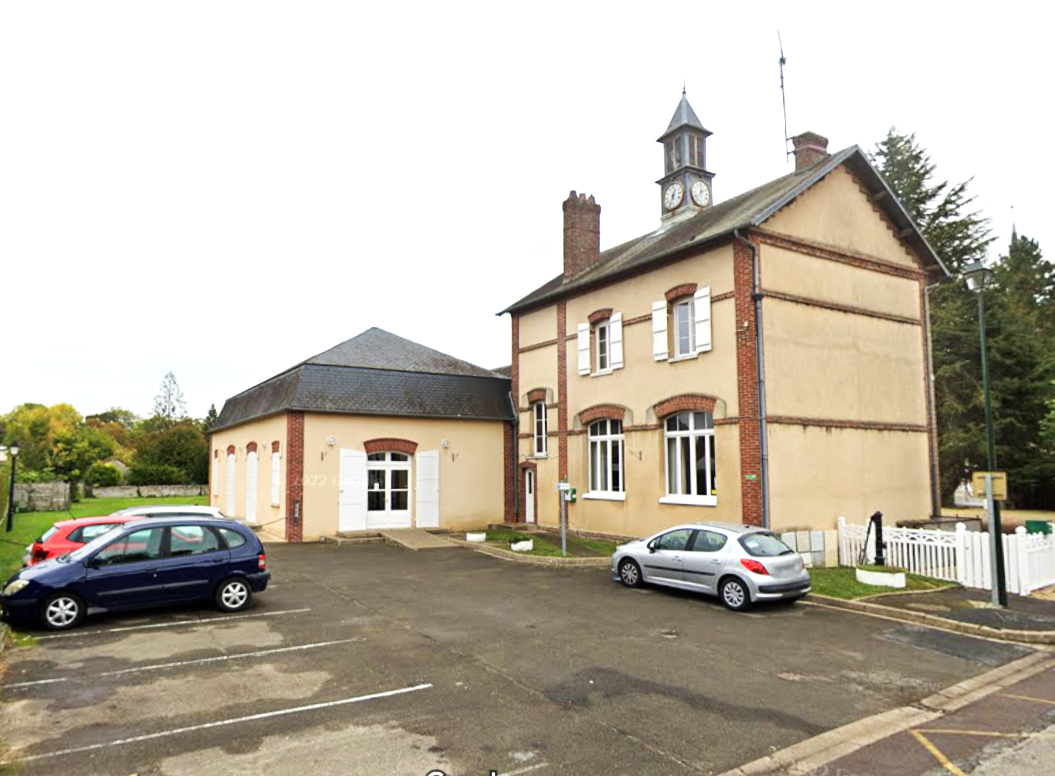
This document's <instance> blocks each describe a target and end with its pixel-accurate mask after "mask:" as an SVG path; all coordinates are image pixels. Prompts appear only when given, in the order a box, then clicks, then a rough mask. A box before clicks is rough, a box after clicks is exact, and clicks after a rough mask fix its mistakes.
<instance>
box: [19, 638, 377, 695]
mask: <svg viewBox="0 0 1055 776" xmlns="http://www.w3.org/2000/svg"><path fill="white" fill-rule="evenodd" d="M354 641H365V639H364V638H362V637H361V636H357V637H355V638H351V639H340V640H338V641H319V642H315V643H314V644H298V645H297V646H295V647H277V648H275V649H262V650H260V651H258V652H241V653H238V654H235V655H220V656H218V657H203V658H198V659H197V660H183V661H181V662H178V663H157V664H155V665H149V666H137V667H136V668H122V669H121V670H120V671H104V672H103V673H101V674H93V675H92V677H91V678H93V679H94V678H97V677H101V676H122V675H124V674H137V673H140V672H141V671H161V670H164V669H166V668H180V667H182V666H195V665H201V664H202V663H219V662H222V661H225V660H238V659H240V658H245V657H262V656H263V655H277V654H279V653H282V652H297V651H300V650H305V649H318V648H319V647H331V646H333V645H334V644H351V643H352V642H354ZM73 681H77V677H75V676H66V677H62V678H61V679H39V680H37V681H35V682H16V683H14V684H8V685H5V687H6V688H7V689H8V690H13V689H15V688H16V687H34V686H36V685H40V684H55V683H56V682H73Z"/></svg>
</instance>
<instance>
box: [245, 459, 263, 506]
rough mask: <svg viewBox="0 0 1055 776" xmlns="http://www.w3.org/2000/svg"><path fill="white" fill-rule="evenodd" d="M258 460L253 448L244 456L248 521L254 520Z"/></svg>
mask: <svg viewBox="0 0 1055 776" xmlns="http://www.w3.org/2000/svg"><path fill="white" fill-rule="evenodd" d="M259 460H260V459H259V457H258V456H257V454H256V451H255V450H254V451H253V452H251V453H250V454H249V455H247V456H246V457H245V519H246V522H248V523H255V522H256V484H257V471H258V469H259Z"/></svg>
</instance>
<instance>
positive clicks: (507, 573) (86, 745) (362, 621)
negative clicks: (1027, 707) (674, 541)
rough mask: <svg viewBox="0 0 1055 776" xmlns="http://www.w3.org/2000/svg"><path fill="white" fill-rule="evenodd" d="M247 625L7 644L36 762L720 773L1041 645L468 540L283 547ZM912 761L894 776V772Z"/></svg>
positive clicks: (278, 775) (137, 768) (8, 689)
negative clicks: (514, 556)
mask: <svg viewBox="0 0 1055 776" xmlns="http://www.w3.org/2000/svg"><path fill="white" fill-rule="evenodd" d="M269 567H270V569H271V570H272V572H273V574H274V578H273V584H272V587H271V588H270V589H269V590H268V591H267V592H265V593H264V594H262V595H260V596H258V597H257V599H256V600H255V602H254V606H253V607H252V608H251V609H250V610H249V611H247V612H245V613H242V614H239V615H234V616H230V615H221V614H220V613H219V612H216V611H214V610H211V609H209V608H207V607H197V608H180V609H174V610H168V611H163V612H151V613H149V614H129V615H103V616H100V617H96V618H93V619H90V620H89V622H88V623H87V624H86V625H85V626H84V627H83V628H81V629H79V630H76V631H73V632H70V633H68V634H58V635H55V636H46V635H43V634H37V635H40V636H41V638H40V640H39V641H38V643H37V645H36V646H33V647H30V648H20V649H15V650H11V651H9V652H8V654H7V663H8V665H7V671H6V676H5V678H4V686H3V689H2V691H0V739H2V740H3V744H4V748H3V752H2V760H3V762H4V763H7V764H14V763H16V762H17V763H18V764H19V765H18V767H19V773H20V774H25V776H34V774H54V773H65V774H87V775H88V776H95V775H96V774H98V775H99V776H102V775H103V774H108V775H109V776H113V775H114V774H118V775H119V776H127V774H133V773H134V774H140V776H147V774H165V775H166V776H177V775H182V774H201V773H225V774H243V773H244V774H249V773H252V774H258V773H261V772H266V773H268V774H269V776H283V775H284V774H290V775H292V774H296V775H297V776H302V774H303V773H304V772H306V771H309V770H310V771H311V772H312V773H313V776H326V775H327V774H340V775H341V776H348V775H349V774H385V775H386V776H388V775H390V774H407V776H415V775H417V774H421V776H425V775H426V774H429V773H430V772H434V771H442V772H443V773H444V774H446V775H447V776H455V775H457V776H463V775H465V776H468V775H469V774H488V773H490V771H492V770H494V771H495V772H497V773H500V774H505V775H506V776H514V775H515V774H523V773H529V772H531V773H535V772H538V773H539V774H542V776H545V774H547V773H557V772H564V773H574V774H595V773H596V774H609V773H621V774H624V773H625V774H629V773H634V774H643V775H645V776H648V775H651V774H655V775H659V774H681V773H703V774H715V773H721V772H724V771H726V770H729V769H731V768H733V767H736V766H738V765H740V764H742V763H745V762H748V761H751V760H754V759H756V758H758V757H762V756H764V755H767V754H769V753H772V752H774V751H776V750H779V749H783V748H784V747H787V746H789V745H791V744H794V743H796V742H800V741H803V740H807V739H810V738H811V737H813V736H816V735H818V734H820V733H823V732H825V731H828V730H831V729H832V728H837V727H839V726H841V725H844V724H846V723H847V722H851V721H853V720H860V719H864V718H867V717H870V716H871V715H874V714H879V713H882V712H887V711H889V710H891V709H897V708H900V707H902V706H905V705H907V704H912V703H915V702H917V701H919V700H920V699H921V698H924V697H926V696H929V695H931V694H933V693H935V692H938V691H940V690H942V689H943V688H945V687H947V686H949V685H952V684H955V683H957V682H961V681H963V680H965V679H967V678H969V677H973V676H976V675H978V674H980V673H982V672H985V671H987V670H989V669H991V668H993V667H996V666H1001V665H1003V664H1005V663H1008V662H1009V661H1012V660H1016V659H1020V658H1022V657H1024V656H1027V655H1030V654H1032V652H1031V650H1030V649H1029V648H1027V647H1024V646H1019V645H1015V644H1008V643H1001V642H994V641H989V640H984V639H978V638H974V637H970V636H966V635H963V634H956V633H946V632H943V631H936V630H933V629H930V628H926V627H922V626H918V625H911V624H905V623H898V622H892V621H890V620H885V619H881V618H875V617H867V616H863V615H860V614H856V613H852V612H846V611H837V610H832V609H827V608H822V607H811V606H808V605H804V604H796V605H791V606H789V605H778V606H771V607H765V608H759V609H756V610H754V611H752V612H750V613H747V614H735V613H732V612H728V611H726V610H724V609H723V608H721V607H720V605H718V604H717V602H715V601H713V600H711V599H706V598H700V597H697V596H692V595H688V594H682V593H678V592H671V591H665V590H657V589H645V590H630V589H627V588H624V587H622V586H620V585H618V584H616V583H613V582H612V581H611V579H610V574H609V572H608V571H607V570H605V569H597V568H592V569H590V568H585V569H583V568H579V569H575V568H556V567H540V566H529V565H521V564H509V563H505V562H503V561H501V560H498V559H495V558H491V557H487V556H484V555H481V554H478V553H475V552H473V551H472V550H469V549H465V548H460V547H453V548H451V549H449V550H435V551H431V552H428V553H425V552H410V551H407V550H403V549H400V548H396V547H391V546H387V545H365V546H358V547H335V546H332V545H279V546H271V547H269ZM892 772H896V771H887V773H892Z"/></svg>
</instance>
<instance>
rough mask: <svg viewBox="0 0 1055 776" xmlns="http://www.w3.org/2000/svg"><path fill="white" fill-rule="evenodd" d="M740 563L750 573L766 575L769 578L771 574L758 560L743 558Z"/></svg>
mask: <svg viewBox="0 0 1055 776" xmlns="http://www.w3.org/2000/svg"><path fill="white" fill-rule="evenodd" d="M740 562H741V563H742V564H743V565H744V568H745V569H747V570H748V571H753V572H755V573H756V574H765V575H766V576H767V577H768V576H769V572H768V571H766V567H765V566H763V565H762V564H761V563H759V562H758V561H757V560H751V559H750V558H741V559H740Z"/></svg>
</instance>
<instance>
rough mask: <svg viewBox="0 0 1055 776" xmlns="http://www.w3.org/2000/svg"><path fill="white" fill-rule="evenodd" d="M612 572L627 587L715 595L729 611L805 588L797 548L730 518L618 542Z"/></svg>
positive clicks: (793, 595) (802, 591)
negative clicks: (662, 587)
mask: <svg viewBox="0 0 1055 776" xmlns="http://www.w3.org/2000/svg"><path fill="white" fill-rule="evenodd" d="M612 573H613V574H614V575H616V576H617V577H618V579H619V580H620V581H621V582H622V583H623V584H624V585H626V586H628V587H640V586H641V585H644V584H655V585H667V586H668V587H677V588H681V589H682V590H692V591H699V592H701V593H709V594H711V595H717V596H718V597H719V598H720V599H721V601H722V603H723V604H725V606H726V607H728V608H729V609H732V610H734V611H742V610H744V609H746V608H747V607H749V606H750V605H751V604H752V603H754V602H755V601H776V600H787V601H794V600H796V599H799V598H802V597H803V596H804V595H806V594H807V593H808V592H810V574H809V572H808V571H806V567H805V564H803V562H802V558H801V557H800V556H799V555H798V553H796V552H795V551H794V550H793V549H791V548H790V547H788V546H787V545H786V544H784V542H782V541H781V540H780V538H779V537H778V536H777V535H776V534H774V533H772V532H771V531H767V530H765V529H762V528H758V527H757V526H753V525H737V524H734V523H686V524H684V525H676V526H674V527H672V528H668V529H666V530H665V531H661V532H660V533H658V534H656V535H654V536H650V537H648V538H647V539H639V540H638V541H635V542H630V543H629V544H623V545H620V546H619V547H616V548H615V553H614V554H613V555H612Z"/></svg>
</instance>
